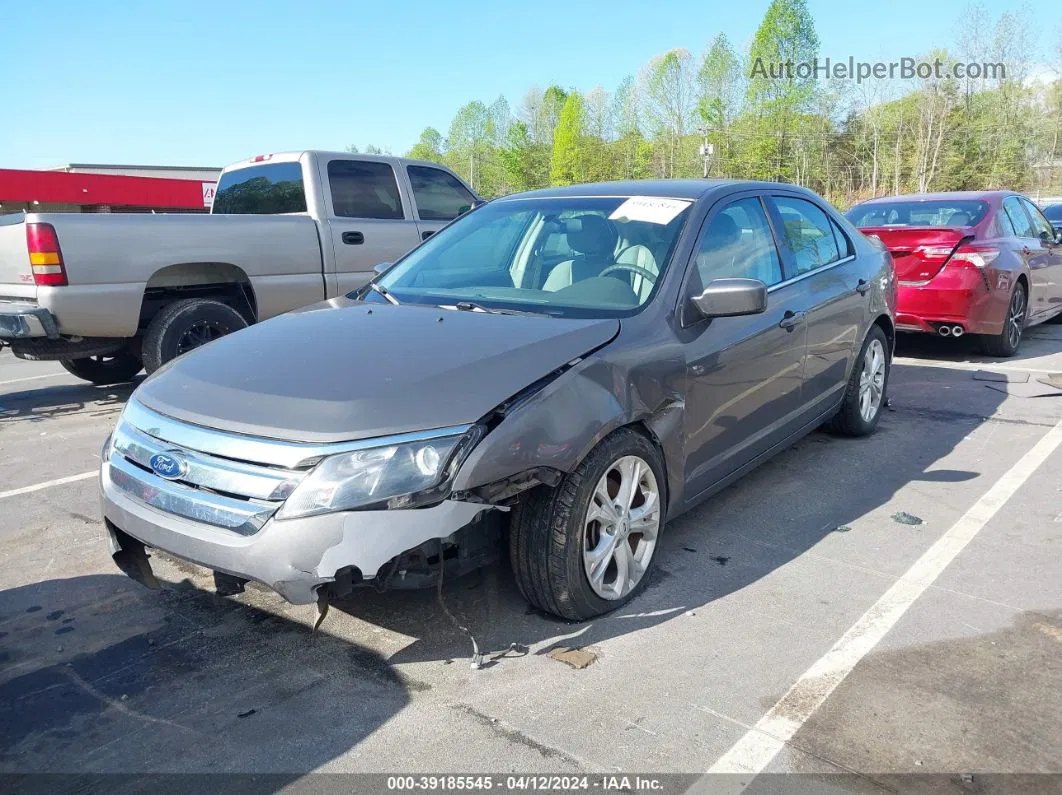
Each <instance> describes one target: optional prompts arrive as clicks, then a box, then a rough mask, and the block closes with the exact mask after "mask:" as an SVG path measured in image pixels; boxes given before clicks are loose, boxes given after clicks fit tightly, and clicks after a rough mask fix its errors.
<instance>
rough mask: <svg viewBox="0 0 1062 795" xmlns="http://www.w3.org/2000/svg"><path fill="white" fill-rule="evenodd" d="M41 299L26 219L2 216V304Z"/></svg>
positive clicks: (0, 274) (0, 291) (0, 254)
mask: <svg viewBox="0 0 1062 795" xmlns="http://www.w3.org/2000/svg"><path fill="white" fill-rule="evenodd" d="M36 296H37V286H36V285H35V284H34V283H33V270H32V269H31V268H30V260H29V250H28V249H27V248H26V224H25V221H24V216H22V215H11V216H0V300H3V299H9V300H10V299H17V300H22V301H25V300H32V299H34V298H36Z"/></svg>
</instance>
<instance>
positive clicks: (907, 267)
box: [859, 226, 974, 282]
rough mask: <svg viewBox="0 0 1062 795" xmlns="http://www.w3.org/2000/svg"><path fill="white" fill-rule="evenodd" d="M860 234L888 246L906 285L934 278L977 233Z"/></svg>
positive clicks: (879, 230)
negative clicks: (964, 243)
mask: <svg viewBox="0 0 1062 795" xmlns="http://www.w3.org/2000/svg"><path fill="white" fill-rule="evenodd" d="M859 231H860V232H862V233H863V234H864V235H866V236H867V237H876V238H877V239H878V240H880V241H881V242H882V243H883V244H884V245H885V248H887V249H888V250H889V253H890V254H891V255H892V262H893V266H894V267H895V268H896V278H897V279H899V280H900V281H906V282H924V281H928V280H930V279H932V278H933V277H934V276H936V275H937V274H938V273H940V269H941V268H943V267H944V264H945V263H946V262H947V261H948V260H949V259H950V258H951V255H952V254H954V253H955V249H957V248H958V247H959V245H960V244H961V243H963V242H965V241H967V240H969V239H971V238H972V237H973V234H974V230H973V228H972V227H969V226H959V227H940V226H902V227H897V226H867V227H863V228H862V229H860V230H859Z"/></svg>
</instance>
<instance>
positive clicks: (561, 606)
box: [509, 428, 666, 621]
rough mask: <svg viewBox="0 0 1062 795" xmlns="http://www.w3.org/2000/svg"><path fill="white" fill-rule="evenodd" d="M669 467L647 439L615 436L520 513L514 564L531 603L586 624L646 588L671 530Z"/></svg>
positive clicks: (527, 500)
mask: <svg viewBox="0 0 1062 795" xmlns="http://www.w3.org/2000/svg"><path fill="white" fill-rule="evenodd" d="M665 488H666V486H665V481H664V466H663V462H662V459H661V457H660V453H659V452H658V451H657V449H656V447H655V446H654V445H653V443H652V442H650V441H649V440H648V439H647V438H645V437H644V436H642V435H641V434H640V433H637V432H636V431H634V430H631V429H629V428H621V429H620V430H618V431H616V432H615V433H612V434H610V435H609V436H608V437H606V438H605V439H604V440H602V441H601V443H600V444H598V446H597V447H595V448H594V449H593V451H591V453H590V455H588V456H587V457H586V459H585V460H584V461H583V463H582V464H580V465H579V468H578V469H576V470H575V471H574V472H572V473H571V474H569V475H567V476H565V478H564V479H563V480H562V481H561V482H560V484H559V485H558V486H557V487H556V488H553V489H548V488H545V487H540V488H539V489H536V490H534V491H532V492H530V493H529V494H527V495H525V497H524V498H523V499H522V500H521V501H520V502H519V503H518V504H517V505H516V507H515V508H514V510H513V516H512V524H511V525H510V532H509V559H510V561H511V563H512V568H513V575H514V576H515V578H516V584H517V586H518V587H519V588H520V592H521V593H522V594H523V595H524V598H526V599H527V601H529V602H530V603H531V604H532V605H534V606H535V607H537V608H539V609H540V610H545V611H547V612H549V613H553V614H554V615H558V616H560V617H562V618H567V619H569V620H574V621H582V620H585V619H588V618H593V617H594V616H597V615H600V614H601V613H606V612H608V611H609V610H615V609H616V608H618V607H620V606H621V605H624V604H626V603H627V602H629V601H630V600H631V599H632V598H633V597H634V596H635V594H637V593H638V592H639V591H640V590H641V589H642V588H644V587H645V583H646V581H647V579H648V574H649V570H650V567H651V566H652V564H653V557H654V555H653V553H654V552H656V547H657V540H658V539H659V537H660V531H661V530H662V529H663V525H664V495H665Z"/></svg>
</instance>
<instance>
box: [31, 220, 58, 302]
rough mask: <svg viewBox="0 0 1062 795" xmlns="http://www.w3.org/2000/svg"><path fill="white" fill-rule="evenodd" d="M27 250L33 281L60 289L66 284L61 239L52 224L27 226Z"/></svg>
mask: <svg viewBox="0 0 1062 795" xmlns="http://www.w3.org/2000/svg"><path fill="white" fill-rule="evenodd" d="M26 248H27V249H28V250H29V258H30V267H31V268H32V270H33V281H34V283H35V284H37V285H39V286H42V287H44V286H47V287H58V286H61V285H64V284H66V268H65V267H64V266H63V252H62V251H61V250H60V249H59V238H58V236H57V235H56V234H55V227H54V226H52V225H51V224H40V223H32V224H26Z"/></svg>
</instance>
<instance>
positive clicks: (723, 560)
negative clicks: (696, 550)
mask: <svg viewBox="0 0 1062 795" xmlns="http://www.w3.org/2000/svg"><path fill="white" fill-rule="evenodd" d="M709 560H714V561H715V562H716V563H718V564H719V565H720V566H725V565H726V564H727V563H729V562H730V557H729V556H728V555H712V556H711V557H710V558H709Z"/></svg>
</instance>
